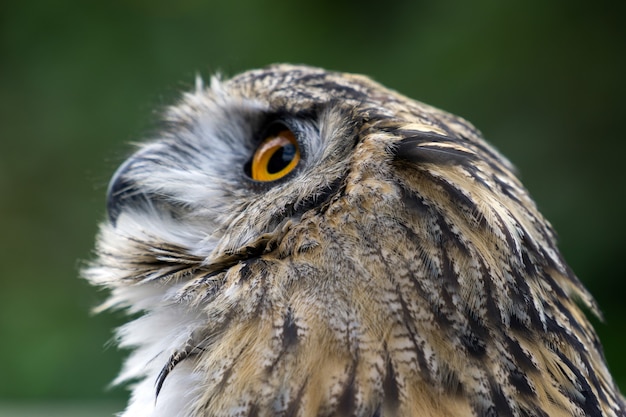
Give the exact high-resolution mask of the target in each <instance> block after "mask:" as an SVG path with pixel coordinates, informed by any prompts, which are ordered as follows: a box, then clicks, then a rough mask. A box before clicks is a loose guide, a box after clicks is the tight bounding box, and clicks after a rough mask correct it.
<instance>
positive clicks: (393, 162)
mask: <svg viewBox="0 0 626 417" xmlns="http://www.w3.org/2000/svg"><path fill="white" fill-rule="evenodd" d="M107 210H108V218H107V219H106V221H104V222H103V224H102V225H101V229H100V232H99V236H98V238H97V244H96V255H95V259H94V260H93V262H92V263H91V264H90V265H89V266H88V267H87V268H86V270H85V271H84V276H85V277H86V278H87V279H88V280H89V281H90V282H91V283H92V284H94V285H96V286H99V287H104V288H106V289H108V290H109V292H110V296H109V298H108V301H106V302H105V303H104V304H103V305H102V306H101V307H100V308H99V309H100V310H106V309H122V310H125V311H127V312H128V313H129V314H130V315H132V317H133V319H132V320H130V321H129V322H128V323H127V324H125V325H124V326H122V327H121V328H120V329H118V331H117V336H116V340H117V342H118V344H119V346H120V347H121V348H124V349H129V350H130V353H129V356H128V358H127V359H126V361H125V364H124V366H123V369H122V371H121V373H120V374H119V376H118V377H117V379H116V381H115V383H118V384H123V383H128V384H129V387H130V390H131V396H130V399H129V403H128V406H127V408H126V409H125V411H124V412H123V414H121V415H122V416H124V417H135V416H159V417H167V416H188V417H201V416H202V417H209V416H211V417H235V416H237V417H244V416H245V417H253V416H254V417H269V416H272V417H283V416H284V417H288V416H289V417H291V416H294V417H295V416H298V417H321V416H327V417H331V416H332V417H351V416H352V417H441V416H457V417H463V416H468V417H469V416H476V417H478V416H515V417H530V416H541V417H547V416H550V417H558V416H626V403H625V401H624V398H623V397H622V396H621V394H620V393H619V390H618V388H617V386H616V384H615V382H614V381H613V379H612V377H611V375H610V373H609V371H608V370H607V365H606V363H605V359H604V357H603V353H602V347H601V345H600V341H599V340H598V337H597V335H596V333H595V331H594V329H593V328H592V326H591V324H590V322H589V321H588V320H587V318H586V316H585V313H584V311H583V309H587V310H590V311H591V312H592V313H595V314H599V312H598V308H597V307H596V304H595V302H594V300H593V298H592V297H591V295H590V294H589V293H588V292H587V290H586V289H585V288H584V287H583V285H582V284H581V282H580V281H579V280H578V278H577V277H576V276H575V274H574V273H573V272H572V270H571V269H570V268H569V267H568V265H567V264H566V262H565V261H564V259H563V257H562V256H561V254H560V252H559V250H558V249H557V246H556V239H555V232H554V230H553V229H552V227H551V226H550V224H549V223H548V222H547V221H546V220H545V219H544V218H543V217H542V215H541V214H540V213H539V212H538V210H537V207H536V205H535V203H534V202H533V200H532V199H531V198H530V196H529V194H528V192H527V191H526V189H525V188H524V187H523V185H522V184H521V183H520V181H519V180H518V178H517V177H516V175H515V171H514V168H513V167H512V165H511V163H510V162H509V161H508V160H507V159H505V158H504V157H503V156H502V155H500V154H499V153H498V152H497V151H496V150H495V149H494V148H493V147H491V146H490V145H489V144H488V143H486V142H485V140H484V139H483V138H482V136H481V134H480V132H479V131H478V130H477V129H476V128H475V127H474V126H472V125H471V124H470V123H469V122H467V121H466V120H463V119H462V118H460V117H457V116H454V115H451V114H449V113H446V112H444V111H441V110H438V109H436V108H433V107H431V106H428V105H426V104H423V103H420V102H417V101H414V100H411V99H409V98H407V97H405V96H403V95H401V94H398V93H396V92H394V91H392V90H389V89H387V88H385V87H383V86H381V85H379V84H377V83H375V82H373V81H372V80H370V79H369V78H367V77H364V76H360V75H353V74H345V73H338V72H330V71H325V70H322V69H318V68H311V67H306V66H291V65H274V66H270V67H267V68H264V69H260V70H253V71H249V72H245V73H243V74H240V75H237V76H235V77H233V78H231V79H228V80H225V79H222V78H221V77H214V78H213V79H211V81H210V84H209V85H208V86H205V85H204V84H203V82H202V81H201V80H198V81H197V82H196V86H195V89H194V90H193V91H191V92H188V93H186V94H184V95H183V96H182V98H181V99H180V100H179V102H178V103H177V104H175V105H174V106H172V107H170V108H168V109H166V110H165V111H164V114H163V118H162V125H161V128H160V131H159V132H158V133H157V134H156V135H154V137H153V138H152V140H149V141H147V142H145V143H143V144H141V145H139V146H138V148H137V150H136V151H135V153H134V154H133V155H131V156H130V158H129V159H128V160H126V162H124V163H123V164H122V165H121V167H120V168H119V169H118V170H117V172H116V173H115V175H114V176H113V179H112V180H111V182H110V185H109V189H108V200H107Z"/></svg>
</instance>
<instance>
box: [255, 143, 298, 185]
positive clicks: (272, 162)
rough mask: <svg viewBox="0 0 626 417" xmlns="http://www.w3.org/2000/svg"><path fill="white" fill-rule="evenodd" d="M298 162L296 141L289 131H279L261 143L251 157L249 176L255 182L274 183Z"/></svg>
mask: <svg viewBox="0 0 626 417" xmlns="http://www.w3.org/2000/svg"><path fill="white" fill-rule="evenodd" d="M299 161H300V150H299V149H298V141H297V140H296V137H295V135H294V134H293V132H292V131H290V130H281V131H280V132H278V133H276V134H275V135H272V136H268V137H267V138H265V139H264V140H263V142H261V144H260V145H259V147H258V148H257V149H256V151H255V152H254V156H253V157H252V167H251V169H250V174H251V175H250V176H251V177H252V179H253V180H257V181H274V180H277V179H280V178H282V177H284V176H285V175H287V174H289V173H290V172H291V171H293V169H294V168H295V167H296V166H297V165H298V162H299Z"/></svg>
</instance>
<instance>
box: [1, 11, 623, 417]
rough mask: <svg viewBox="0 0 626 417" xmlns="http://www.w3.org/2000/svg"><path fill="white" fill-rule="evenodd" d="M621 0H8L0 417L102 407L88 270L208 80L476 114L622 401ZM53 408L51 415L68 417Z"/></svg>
mask: <svg viewBox="0 0 626 417" xmlns="http://www.w3.org/2000/svg"><path fill="white" fill-rule="evenodd" d="M625 5H626V2H621V1H613V2H611V1H605V0H597V1H594V2H584V1H576V0H575V1H544V0H524V1H515V0H514V1H508V2H498V1H495V0H494V1H486V0H480V1H474V2H467V1H451V0H441V1H439V0H438V1H431V2H420V1H382V2H381V1H365V0H359V1H357V0H353V1H338V0H318V1H308V2H301V3H299V2H295V1H286V0H285V1H281V0H270V1H263V2H261V1H254V0H248V1H216V2H208V1H207V2H203V1H196V0H182V1H178V2H176V3H175V2H162V1H146V0H143V1H142V0H130V1H119V0H112V1H107V2H85V1H79V0H58V1H54V2H53V1H36V0H35V1H30V2H25V1H24V2H18V1H12V2H10V1H7V2H2V4H1V5H0V140H1V148H0V245H2V248H1V250H0V358H2V359H1V360H0V414H1V415H11V416H26V415H36V414H37V413H39V414H41V415H48V416H50V415H64V416H68V415H72V414H76V415H78V414H83V415H90V416H98V415H102V416H104V415H109V413H111V412H113V411H114V410H116V409H117V408H119V407H121V406H122V404H123V402H124V398H125V395H126V393H125V391H124V390H123V389H107V388H106V387H107V384H108V382H109V381H110V380H111V379H112V378H113V377H114V375H115V374H116V372H117V370H118V368H119V366H120V362H121V357H122V355H121V353H120V352H118V351H116V349H115V348H113V347H111V346H108V345H107V341H108V340H109V339H110V337H111V328H112V327H114V326H116V325H119V324H120V323H121V322H122V317H120V315H100V316H95V317H94V316H90V313H89V310H90V308H92V307H93V306H95V305H96V304H97V303H98V302H99V301H101V300H103V298H104V294H102V293H99V292H97V291H96V290H95V289H92V288H90V287H89V286H88V285H86V283H84V282H83V281H81V280H80V279H79V278H78V270H79V268H80V266H81V264H82V263H83V262H85V261H86V260H88V259H90V257H91V256H92V255H91V248H92V245H93V237H94V235H95V233H96V224H97V222H98V221H99V220H101V219H103V217H104V214H105V213H104V194H105V191H106V185H107V181H108V178H109V177H110V175H111V174H112V173H113V171H114V170H115V168H116V166H117V165H118V164H119V163H120V162H121V161H122V160H123V159H124V157H125V156H126V155H127V153H128V152H129V150H130V147H129V146H128V143H130V142H132V141H136V140H139V139H141V138H142V137H145V135H146V132H148V131H150V129H151V127H152V126H153V122H154V121H155V120H156V112H155V111H154V110H155V109H159V108H162V107H163V106H164V105H167V104H168V103H171V102H173V101H174V100H175V99H176V98H177V97H178V95H179V92H180V91H181V90H184V89H186V88H189V87H190V86H192V85H193V80H194V77H195V75H196V74H197V73H199V74H202V75H204V76H205V77H207V76H208V75H210V74H212V73H213V72H215V71H221V72H223V73H224V74H227V75H228V74H230V75H233V74H235V73H237V72H239V71H243V70H245V69H249V68H254V67H259V66H264V65H267V64H270V63H272V62H292V63H306V64H310V65H316V66H323V67H328V68H331V69H337V70H342V71H351V72H359V73H365V74H368V75H370V76H372V77H374V78H375V79H377V80H378V81H380V82H382V83H383V84H386V85H387V86H389V87H392V88H394V89H397V90H399V91H401V92H403V93H404V94H406V95H409V96H411V97H414V98H416V99H419V100H422V101H425V102H427V103H429V104H433V105H435V106H438V107H441V108H444V109H446V110H448V111H451V112H454V113H456V114H459V115H462V116H464V117H465V118H467V119H469V120H471V121H472V122H473V123H474V124H475V125H476V126H478V127H479V128H480V129H481V130H482V131H483V132H484V134H485V136H486V137H487V138H488V139H489V140H490V141H491V142H492V143H493V144H495V145H496V147H498V148H499V149H500V150H501V151H502V152H503V153H504V154H506V155H507V156H508V157H509V158H510V159H511V160H512V161H513V162H514V163H515V164H516V165H517V166H518V168H519V170H520V172H521V175H522V179H523V181H524V182H525V184H526V186H527V187H528V188H529V189H530V191H531V193H532V194H533V196H534V197H535V199H536V200H537V202H538V204H539V206H540V209H541V210H542V211H543V213H544V214H545V215H546V216H547V218H548V219H549V220H550V221H551V222H552V223H553V225H554V226H555V228H556V230H557V231H558V232H559V235H560V247H561V249H562V251H563V253H564V255H565V257H566V259H568V260H569V262H570V264H571V266H572V267H573V269H574V270H575V271H576V272H577V273H578V275H579V276H580V278H581V279H582V280H583V281H584V282H585V284H586V285H587V286H588V287H589V288H590V289H591V291H592V292H593V294H594V295H595V296H596V298H597V299H598V301H599V304H600V305H601V306H602V309H603V311H604V314H605V323H600V322H599V321H597V320H595V321H594V323H595V324H596V326H597V329H598V332H599V333H600V336H601V338H602V340H603V343H604V346H605V352H606V356H607V357H608V361H609V363H610V368H611V370H612V372H613V373H614V375H615V377H616V379H617V381H618V383H619V384H620V386H621V387H622V390H626V346H625V345H626V300H625V294H626V279H625V278H626V277H625V273H624V266H623V261H624V258H625V256H626V255H625V254H624V249H625V244H624V235H625V233H626V222H625V220H624V218H625V210H624V202H625V192H626V175H625V172H626V163H625V162H624V156H625V155H626V142H625V140H624V139H625V137H624V122H625V117H624V112H625V110H626V106H625V104H624V102H625V99H626V82H625V81H624V77H625V74H626V62H625V57H626V36H625V27H626V25H624V18H625V17H626V13H625V12H626V7H625ZM55 413H57V414H55Z"/></svg>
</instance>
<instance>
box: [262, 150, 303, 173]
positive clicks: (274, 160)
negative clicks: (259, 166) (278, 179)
mask: <svg viewBox="0 0 626 417" xmlns="http://www.w3.org/2000/svg"><path fill="white" fill-rule="evenodd" d="M295 156H296V147H295V146H294V145H292V144H291V143H290V144H287V145H284V146H282V147H281V148H279V149H277V150H276V152H274V155H272V157H271V158H270V160H269V162H268V163H267V172H269V173H270V174H276V173H277V172H280V171H282V170H283V169H285V167H286V166H287V165H289V163H290V162H291V160H292V159H293V158H294V157H295Z"/></svg>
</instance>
